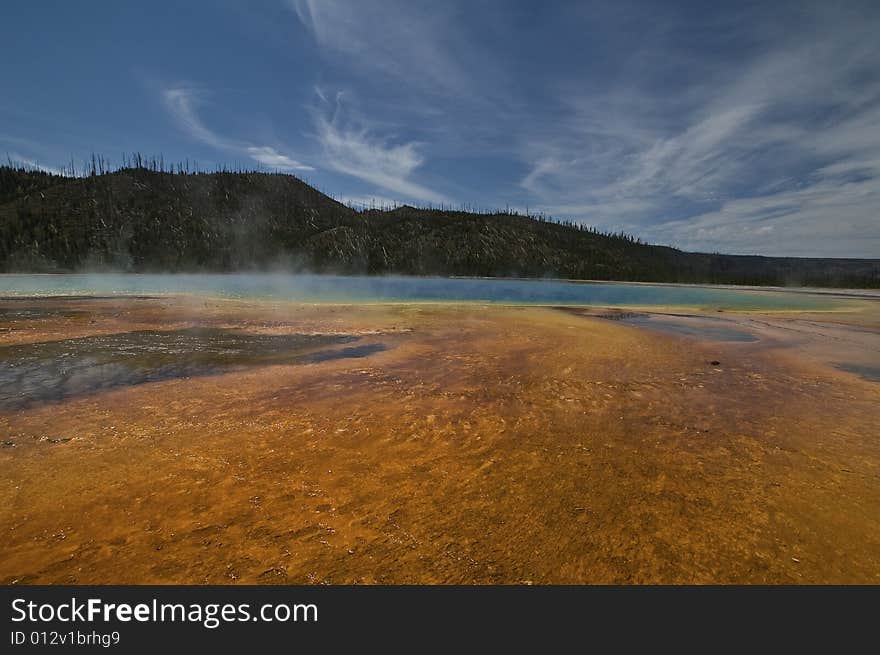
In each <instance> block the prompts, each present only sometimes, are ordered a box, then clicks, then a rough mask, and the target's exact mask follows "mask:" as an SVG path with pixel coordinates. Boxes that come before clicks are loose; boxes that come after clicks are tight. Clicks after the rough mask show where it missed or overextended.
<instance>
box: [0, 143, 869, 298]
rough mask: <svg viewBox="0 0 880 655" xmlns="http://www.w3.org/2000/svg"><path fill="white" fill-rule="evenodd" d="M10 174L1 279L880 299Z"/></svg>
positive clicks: (560, 230) (468, 216) (409, 210)
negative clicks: (31, 275) (429, 281)
mask: <svg viewBox="0 0 880 655" xmlns="http://www.w3.org/2000/svg"><path fill="white" fill-rule="evenodd" d="M164 168H165V166H164V164H161V163H156V162H151V163H150V164H146V163H144V162H143V161H142V160H141V159H140V158H138V159H137V160H136V161H135V162H133V163H132V165H130V166H127V167H124V168H122V169H119V170H115V171H108V170H105V169H104V167H103V164H100V165H97V166H93V167H92V168H91V170H89V171H87V173H86V174H84V175H78V176H61V175H53V174H49V173H46V172H42V171H34V170H26V169H23V168H17V167H13V166H4V167H0V271H4V272H68V271H81V270H116V271H132V272H159V271H162V272H184V271H186V272H191V271H217V272H222V271H242V270H278V269H284V270H291V271H305V270H308V271H311V272H327V273H346V274H370V275H374V274H389V273H395V274H406V275H469V276H498V277H508V276H519V277H559V278H571V279H597V280H633V281H636V280H637V281H650V282H690V283H700V282H705V283H719V284H754V285H802V286H834V287H862V288H866V287H880V260H866V259H861V260H855V259H806V258H778V257H758V256H741V255H719V254H703V253H688V252H683V251H680V250H676V249H674V248H669V247H665V246H652V245H647V244H644V243H641V242H640V241H639V240H637V239H635V238H633V237H630V236H626V235H621V234H608V233H602V232H598V231H596V230H593V229H587V228H584V227H582V226H578V225H574V224H570V223H561V222H556V221H552V220H549V219H546V218H543V217H534V216H522V215H517V214H515V213H508V212H501V213H471V212H464V211H450V210H443V209H416V208H413V207H399V208H395V209H388V210H376V209H370V210H362V211H358V210H355V209H353V208H351V207H347V206H345V205H343V204H341V203H339V202H337V201H335V200H333V199H332V198H330V197H328V196H326V195H324V194H323V193H321V192H319V191H317V190H316V189H314V188H312V187H310V186H309V185H307V184H306V183H305V182H303V181H302V180H300V179H298V178H296V177H294V176H291V175H284V174H276V173H262V172H215V173H201V172H198V173H193V172H188V171H186V170H185V169H183V168H182V167H178V169H177V170H174V169H173V168H172V170H171V171H169V170H163V169H164Z"/></svg>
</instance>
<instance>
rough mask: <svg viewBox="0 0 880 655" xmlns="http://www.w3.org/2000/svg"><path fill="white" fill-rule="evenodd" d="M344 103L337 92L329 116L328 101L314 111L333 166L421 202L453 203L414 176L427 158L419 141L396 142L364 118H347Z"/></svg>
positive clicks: (332, 167)
mask: <svg viewBox="0 0 880 655" xmlns="http://www.w3.org/2000/svg"><path fill="white" fill-rule="evenodd" d="M341 102H342V100H341V95H340V94H337V100H336V103H337V104H336V107H335V110H334V111H333V112H332V114H331V115H330V116H329V117H328V115H327V114H328V111H327V110H328V109H329V107H328V106H327V103H324V105H322V107H321V108H320V109H318V110H316V111H315V114H314V117H315V129H316V136H317V139H318V141H319V142H320V144H321V147H322V148H323V150H324V156H325V162H326V165H327V166H328V167H329V168H331V169H333V170H335V171H338V172H340V173H345V174H346V175H351V176H353V177H356V178H358V179H360V180H363V181H365V182H369V183H371V184H375V185H376V186H378V187H380V188H382V189H385V190H387V191H390V192H392V193H395V194H399V195H401V196H404V197H406V198H410V199H412V200H416V201H418V202H427V203H433V204H441V203H447V202H449V200H448V199H447V198H446V197H445V196H444V195H443V194H440V193H437V192H435V191H432V190H431V189H428V188H427V187H424V186H422V185H420V184H418V183H416V182H413V181H412V180H411V179H410V177H411V176H412V174H413V173H414V172H415V171H416V169H418V168H419V167H420V166H421V165H422V164H423V163H424V161H425V160H424V157H423V156H422V155H421V153H419V150H418V144H417V143H415V142H407V143H400V144H396V145H395V144H394V143H392V142H391V140H390V139H388V138H384V137H381V136H379V135H376V134H374V133H371V131H370V130H369V129H368V128H367V127H366V126H365V125H363V124H362V123H363V121H354V120H352V119H347V118H346V112H345V111H344V108H343V107H342V104H341ZM352 123H357V124H352Z"/></svg>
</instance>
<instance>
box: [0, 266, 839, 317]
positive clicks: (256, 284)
mask: <svg viewBox="0 0 880 655" xmlns="http://www.w3.org/2000/svg"><path fill="white" fill-rule="evenodd" d="M175 293H183V294H195V295H203V296H213V297H222V298H238V299H269V300H286V301H301V302H317V303H320V302H326V303H369V302H490V303H502V304H541V305H596V306H602V307H615V306H617V307H622V306H623V307H626V306H646V307H650V306H661V305H667V306H681V307H701V308H717V309H741V310H746V309H755V310H761V309H763V310H821V309H835V308H838V307H842V306H845V301H843V300H840V299H835V298H831V297H828V296H823V295H819V294H809V293H795V292H784V291H766V290H764V291H761V290H751V289H725V288H712V287H696V286H679V285H649V284H627V283H604V282H602V283H598V282H597V283H593V282H565V281H557V280H487V279H464V278H453V279H449V278H416V277H345V276H336V275H291V274H181V275H170V274H169V275H131V274H101V275H0V297H27V296H42V297H46V296H91V295H100V296H116V295H119V296H130V295H162V294H175Z"/></svg>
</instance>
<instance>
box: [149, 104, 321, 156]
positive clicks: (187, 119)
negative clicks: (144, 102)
mask: <svg viewBox="0 0 880 655" xmlns="http://www.w3.org/2000/svg"><path fill="white" fill-rule="evenodd" d="M162 99H163V101H164V103H165V106H166V108H167V109H168V111H169V112H170V113H171V115H172V116H173V118H174V119H175V120H176V121H177V123H178V125H179V126H180V127H181V129H183V130H184V131H185V132H186V133H187V134H189V136H190V137H191V138H193V139H195V140H196V141H201V142H202V143H205V144H207V145H209V146H211V147H213V148H217V149H218V150H230V151H233V152H239V153H242V154H245V155H247V156H248V157H250V158H251V159H253V160H254V161H256V162H258V163H260V164H262V165H264V166H268V167H269V168H272V169H277V170H281V171H313V170H315V169H314V168H313V167H311V166H308V165H306V164H303V163H302V162H300V161H298V160H296V159H294V158H292V157H290V156H289V155H287V154H284V153H282V152H279V151H278V150H276V149H275V148H273V147H272V146H257V145H251V144H248V143H245V142H240V141H236V140H233V139H228V138H226V137H223V136H220V135H219V134H217V133H216V132H214V131H212V130H210V129H209V128H207V127H206V126H205V124H204V123H203V122H202V121H201V119H200V118H199V116H198V114H197V113H196V109H195V106H196V104H197V102H198V99H199V94H198V92H196V91H195V90H193V89H191V88H188V87H174V88H169V89H164V90H163V91H162Z"/></svg>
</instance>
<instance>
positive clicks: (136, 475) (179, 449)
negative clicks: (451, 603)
mask: <svg viewBox="0 0 880 655" xmlns="http://www.w3.org/2000/svg"><path fill="white" fill-rule="evenodd" d="M42 305H45V306H52V307H55V308H58V307H62V308H65V309H69V310H75V309H78V310H79V311H80V313H67V314H65V313H61V314H55V315H45V316H36V317H35V316H30V317H25V318H22V319H20V320H15V321H12V322H9V323H6V324H4V325H2V326H0V346H8V345H11V344H26V343H35V342H40V341H47V340H61V339H70V338H73V337H77V336H85V335H94V334H105V335H107V334H114V333H119V332H126V331H132V330H144V329H161V330H171V329H180V328H186V327H191V326H194V325H203V326H215V327H226V328H237V329H241V330H245V331H250V332H260V333H267V334H288V333H290V334H294V333H295V334H303V333H306V334H309V333H328V332H329V333H335V334H345V335H356V336H359V337H360V341H358V344H360V345H364V344H366V345H369V344H382V345H383V346H385V347H386V350H384V351H378V352H372V354H369V356H364V357H352V358H340V359H330V360H327V361H312V362H309V363H303V362H302V361H300V362H294V363H291V364H281V365H278V364H272V365H261V366H251V367H246V368H242V369H241V370H232V371H229V372H225V373H219V374H214V375H204V376H195V377H189V378H176V379H168V380H165V381H159V382H149V383H144V384H137V385H129V386H119V387H116V388H113V389H109V390H105V391H101V392H100V393H95V394H90V395H89V394H86V395H76V396H73V397H69V398H65V399H60V400H54V401H45V402H38V403H34V404H32V405H30V406H26V407H22V408H18V409H6V410H4V411H3V412H2V413H0V436H2V439H3V442H4V446H3V447H0V582H3V583H7V584H8V583H19V584H25V583H83V584H84V583H212V584H217V583H221V584H222V583H236V582H238V583H332V584H345V583H392V584H398V583H464V584H470V583H534V584H542V583H875V584H876V583H880V384H878V383H877V382H872V381H869V380H866V379H861V378H859V377H858V376H856V375H854V374H851V373H847V372H845V371H839V370H835V369H834V368H832V367H831V366H829V365H828V362H827V357H826V355H827V354H828V353H827V352H826V351H827V348H828V347H829V346H828V339H827V338H825V337H823V336H822V335H823V334H825V333H823V332H822V331H821V329H820V328H822V326H823V325H824V326H826V327H828V329H829V330H836V329H838V328H840V326H843V327H844V328H846V326H847V325H848V322H849V323H853V322H854V323H856V324H857V330H858V331H859V334H861V335H862V336H863V338H865V339H868V340H869V341H870V342H872V343H874V344H876V343H877V339H878V325H880V323H878V322H877V321H876V320H875V318H876V317H875V315H873V314H870V313H869V314H868V315H865V314H864V313H862V314H860V315H859V316H853V317H849V318H848V317H847V316H841V315H834V316H832V317H824V318H823V317H822V316H812V317H792V316H786V317H775V318H774V317H761V316H756V315H752V316H749V317H748V318H747V319H743V320H744V321H747V322H748V323H749V327H750V329H754V330H756V331H758V332H760V331H761V330H765V332H764V333H762V335H761V336H762V340H761V341H759V342H757V343H738V344H728V343H712V342H705V341H698V340H694V339H686V338H681V337H676V336H672V335H666V334H661V333H658V332H654V331H651V330H648V329H644V328H637V327H628V326H626V325H623V324H621V322H619V321H610V320H605V319H602V318H596V317H595V316H589V315H583V314H582V313H580V312H566V311H560V310H557V309H552V308H538V307H531V308H502V307H486V306H480V305H459V306H442V305H397V306H356V307H332V306H312V307H308V306H284V305H272V306H270V305H265V304H264V305H261V306H257V305H246V304H235V303H231V302H227V303H217V302H207V301H191V302H184V301H170V300H162V301H160V300H129V301H120V300H112V301H111V300H78V301H73V300H68V301H52V302H47V301H44V302H43V303H42ZM589 313H590V312H587V314H589ZM823 321H826V322H824V323H823ZM762 325H763V327H762ZM809 325H812V326H813V328H807V327H805V326H809ZM815 326H819V328H816V327H815ZM829 326H830V327H829ZM834 326H837V327H834ZM802 328H803V329H804V330H807V332H808V333H809V329H813V333H812V334H813V338H812V340H811V339H806V340H804V339H801V340H797V339H795V340H793V341H792V343H786V336H785V335H786V334H787V333H786V330H791V329H795V330H797V329H802ZM817 329H818V330H819V332H816V330H817ZM840 329H843V328H840ZM817 334H818V335H819V336H816V335H817ZM811 344H813V345H812V346H811ZM817 344H818V345H817ZM820 346H821V347H820ZM822 348H825V349H826V351H823V350H822ZM713 361H717V362H719V364H717V365H712V364H711V363H710V362H713Z"/></svg>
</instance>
